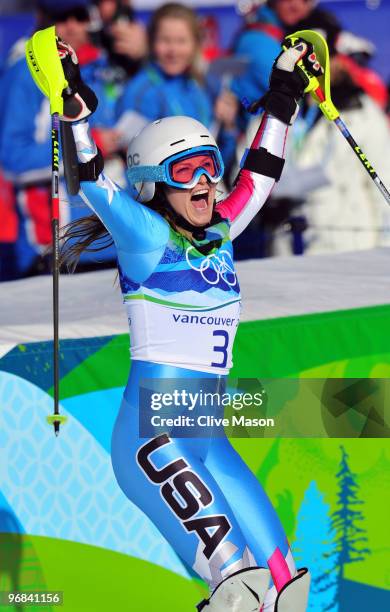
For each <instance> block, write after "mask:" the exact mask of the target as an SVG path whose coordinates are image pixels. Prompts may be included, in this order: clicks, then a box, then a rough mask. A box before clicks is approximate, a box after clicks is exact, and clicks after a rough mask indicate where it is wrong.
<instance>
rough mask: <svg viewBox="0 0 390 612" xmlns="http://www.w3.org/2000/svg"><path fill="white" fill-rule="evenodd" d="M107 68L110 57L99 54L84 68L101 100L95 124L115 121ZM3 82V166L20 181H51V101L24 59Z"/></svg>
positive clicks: (0, 146)
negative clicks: (44, 94)
mask: <svg viewBox="0 0 390 612" xmlns="http://www.w3.org/2000/svg"><path fill="white" fill-rule="evenodd" d="M106 67H107V60H106V59H105V57H104V56H100V57H98V58H97V59H96V60H95V61H93V62H90V63H88V64H86V65H85V66H83V67H82V68H81V73H82V77H83V79H84V80H85V82H86V83H87V84H88V85H89V86H90V87H91V88H92V89H93V90H94V91H95V93H96V95H97V97H98V99H99V106H98V108H97V110H96V112H95V113H94V115H93V116H92V117H91V126H92V127H112V126H113V125H114V123H115V113H114V110H115V103H116V100H115V95H112V94H111V90H110V88H109V85H108V83H106V82H105V81H104V80H103V77H104V71H105V69H106ZM1 84H2V90H3V96H2V100H1V106H2V111H3V113H2V116H1V117H0V164H1V166H2V167H3V168H4V170H5V171H6V173H7V175H9V176H10V177H11V178H12V179H13V180H15V181H16V182H17V183H24V182H26V181H29V182H30V181H34V180H42V179H44V178H46V179H47V180H50V169H51V146H50V130H51V127H50V126H51V120H50V115H49V103H48V100H47V99H46V98H45V97H44V96H43V94H42V93H41V91H40V90H39V89H38V88H37V86H36V85H35V83H34V81H33V79H32V78H31V75H30V72H29V70H28V68H27V64H26V61H25V59H24V58H21V59H20V60H18V61H17V62H16V64H13V65H12V66H10V67H8V68H7V69H6V70H5V72H4V73H3V75H2V79H1ZM27 101H28V105H26V102H27Z"/></svg>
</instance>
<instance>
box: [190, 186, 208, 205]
mask: <svg viewBox="0 0 390 612" xmlns="http://www.w3.org/2000/svg"><path fill="white" fill-rule="evenodd" d="M208 199H209V192H208V190H207V189H202V191H197V192H196V193H194V194H193V195H192V196H191V202H192V204H193V206H194V208H196V210H206V208H207V206H208Z"/></svg>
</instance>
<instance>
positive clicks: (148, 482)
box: [112, 362, 256, 589]
mask: <svg viewBox="0 0 390 612" xmlns="http://www.w3.org/2000/svg"><path fill="white" fill-rule="evenodd" d="M140 363H141V362H138V364H140ZM142 363H144V362H142ZM151 365H152V366H154V365H155V364H151ZM133 366H134V364H133ZM139 368H140V365H137V366H136V368H135V373H136V374H137V370H139ZM157 368H158V366H157ZM164 368H165V366H164ZM172 370H174V368H172ZM145 372H146V373H145V374H144V377H147V376H150V377H152V376H153V375H155V374H156V371H155V369H153V367H152V368H146V370H145ZM157 372H158V369H157ZM166 372H167V370H166V368H165V374H166ZM180 374H182V373H180ZM171 376H172V377H173V374H172V373H171ZM202 376H203V374H202ZM176 377H178V374H177V370H176ZM141 378H142V375H141V374H140V375H139V376H136V375H134V374H133V376H132V377H131V378H130V381H131V385H130V386H128V389H127V393H126V397H125V398H124V399H123V402H122V406H121V409H120V412H119V415H118V418H117V421H116V424H115V427H114V432H113V437H112V464H113V468H114V472H115V476H116V478H117V481H118V484H119V486H120V487H121V489H122V490H123V492H124V493H125V495H126V496H127V497H128V499H130V500H131V501H132V502H133V503H135V504H136V505H137V506H138V507H139V508H140V509H141V510H142V511H143V512H144V513H145V514H146V515H147V516H148V517H149V518H150V519H151V520H152V522H153V523H154V524H155V525H156V526H157V528H158V529H159V530H160V531H161V533H162V534H163V536H164V537H165V538H166V540H167V541H168V542H169V543H170V544H171V545H172V547H173V548H174V550H175V551H176V552H177V553H178V554H179V555H180V556H181V558H182V559H183V560H184V561H185V562H186V563H187V564H188V565H189V566H190V567H192V568H193V569H194V571H195V572H196V573H197V574H198V575H199V576H200V577H201V578H203V579H204V580H205V581H206V582H207V583H208V584H209V585H210V588H211V589H214V588H215V587H216V586H217V585H218V584H219V583H220V582H221V581H222V580H223V578H225V577H226V576H228V575H230V574H232V573H234V572H236V571H238V570H240V569H244V568H247V567H253V566H255V565H256V563H255V560H254V556H253V554H252V552H251V551H250V549H249V548H248V546H247V542H246V540H245V537H244V536H243V533H242V531H241V528H240V525H239V523H238V521H237V519H236V517H235V515H234V513H233V511H232V510H231V508H230V506H229V504H228V502H227V501H226V497H225V495H224V493H223V492H222V490H221V488H220V486H219V483H218V481H217V480H216V479H215V478H214V477H213V476H212V474H211V473H210V472H209V470H208V468H207V467H206V466H205V464H204V459H205V457H206V455H207V451H208V447H209V444H210V439H209V438H207V437H203V438H202V437H199V438H169V436H168V435H167V434H161V435H159V436H156V437H154V438H153V437H152V438H140V437H139V435H138V431H139V430H138V425H139V410H138V388H139V382H140V380H141ZM222 460H223V459H222Z"/></svg>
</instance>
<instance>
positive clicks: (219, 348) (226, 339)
mask: <svg viewBox="0 0 390 612" xmlns="http://www.w3.org/2000/svg"><path fill="white" fill-rule="evenodd" d="M213 336H221V337H222V338H223V341H224V344H223V346H214V347H213V351H214V352H215V353H222V355H223V359H222V361H221V362H220V363H216V362H215V361H213V362H212V363H211V365H212V366H214V367H217V368H226V364H227V359H228V352H227V349H228V346H229V334H228V332H227V331H225V330H224V329H216V330H215V331H213Z"/></svg>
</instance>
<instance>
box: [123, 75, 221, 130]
mask: <svg viewBox="0 0 390 612" xmlns="http://www.w3.org/2000/svg"><path fill="white" fill-rule="evenodd" d="M128 110H133V111H136V112H138V113H140V114H142V115H144V117H145V118H146V119H148V120H149V121H153V120H154V119H159V118H162V117H168V116H170V115H188V116H189V117H193V118H194V119H197V120H198V121H200V122H201V123H203V124H204V125H206V126H209V125H210V123H211V121H212V114H213V109H212V105H211V100H210V97H209V95H208V93H207V92H206V90H205V89H204V88H202V87H201V85H199V83H198V82H197V81H196V80H195V79H193V78H190V77H188V76H185V75H179V76H175V77H170V76H168V75H166V74H165V73H164V72H163V71H162V70H161V69H160V68H159V67H158V66H157V65H156V64H154V63H150V64H148V65H146V66H145V67H144V68H143V69H142V70H140V71H139V72H138V74H136V76H135V77H134V78H133V79H131V80H130V81H129V82H128V84H127V86H126V87H125V90H124V92H123V95H122V97H121V98H120V99H119V101H118V107H117V113H118V116H120V115H122V114H123V113H124V112H125V111H128Z"/></svg>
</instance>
